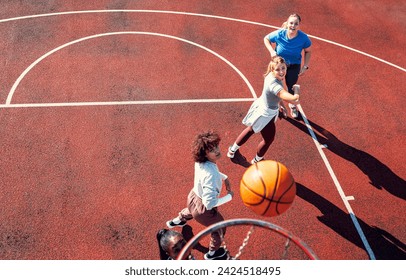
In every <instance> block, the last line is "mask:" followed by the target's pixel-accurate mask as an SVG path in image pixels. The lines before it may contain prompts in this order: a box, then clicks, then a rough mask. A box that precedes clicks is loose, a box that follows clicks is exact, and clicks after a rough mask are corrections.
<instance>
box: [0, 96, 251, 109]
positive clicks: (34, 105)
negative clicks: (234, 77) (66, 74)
mask: <svg viewBox="0 0 406 280" xmlns="http://www.w3.org/2000/svg"><path fill="white" fill-rule="evenodd" d="M254 100H255V98H223V99H183V100H182V99H180V100H145V101H106V102H62V103H25V104H9V105H1V104H0V108H39V107H76V106H111V105H161V104H162V105H163V104H192V103H228V102H248V101H250V102H252V101H254Z"/></svg>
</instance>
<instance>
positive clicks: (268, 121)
mask: <svg viewBox="0 0 406 280" xmlns="http://www.w3.org/2000/svg"><path fill="white" fill-rule="evenodd" d="M286 68H287V66H286V62H285V60H284V59H283V58H282V57H280V56H275V57H273V58H272V59H271V61H270V63H269V64H268V68H267V71H266V73H265V74H264V76H265V79H264V87H263V90H262V94H261V96H260V97H259V98H258V99H256V100H255V101H254V102H253V103H252V105H251V107H250V109H249V110H248V113H247V115H246V116H245V118H244V119H243V121H242V123H243V124H244V125H246V126H247V127H246V128H245V129H244V130H243V131H242V132H241V133H240V135H238V137H237V139H236V140H235V142H234V143H233V144H232V145H231V146H230V147H229V148H228V153H227V156H228V157H229V158H234V155H235V153H236V152H237V150H238V149H239V148H240V147H241V146H242V145H243V144H245V142H247V141H248V139H249V138H250V137H251V136H252V135H254V133H259V132H260V133H261V136H262V141H261V142H260V143H259V144H258V147H257V154H256V155H255V157H254V158H253V160H252V161H251V163H252V164H255V163H257V162H259V161H261V160H263V159H264V155H265V153H266V151H267V150H268V148H269V146H270V145H271V144H272V142H273V141H274V139H275V134H276V126H275V122H276V120H277V119H278V118H277V116H278V112H279V106H280V102H281V100H285V101H287V102H289V103H292V104H299V92H300V86H299V85H294V86H293V90H294V94H293V95H291V94H290V93H289V92H287V91H286V90H285V89H284V88H283V79H284V78H285V75H286Z"/></svg>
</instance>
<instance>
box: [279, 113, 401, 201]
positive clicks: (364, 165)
mask: <svg viewBox="0 0 406 280" xmlns="http://www.w3.org/2000/svg"><path fill="white" fill-rule="evenodd" d="M286 121H288V122H289V123H291V124H292V125H294V126H296V127H297V128H299V129H300V130H302V131H303V132H305V133H306V134H309V135H310V133H309V131H308V129H307V127H306V126H305V124H303V123H301V122H298V121H295V120H293V119H291V118H287V119H286ZM308 121H309V124H310V125H311V127H312V128H313V130H314V131H315V132H316V133H318V135H317V140H318V141H319V143H320V144H322V145H326V147H327V149H328V150H329V151H331V152H333V153H335V154H337V155H338V156H340V157H342V158H344V159H346V160H348V161H350V162H352V163H353V164H354V165H356V166H357V167H358V168H359V169H360V170H361V171H362V172H363V173H364V174H365V175H367V176H368V178H369V180H370V184H371V185H372V186H374V187H375V188H377V189H385V190H386V191H388V192H389V193H391V194H392V195H394V196H397V197H399V198H401V199H403V200H406V181H405V180H403V179H402V178H401V177H399V176H398V175H396V174H395V173H394V172H393V171H392V170H391V169H390V168H389V167H388V166H386V165H385V164H384V163H382V162H381V161H379V160H378V159H377V158H375V157H373V156H372V155H370V154H368V153H366V152H364V151H362V150H359V149H357V148H354V147H352V146H350V145H348V144H346V143H344V142H342V141H341V140H340V139H338V138H337V137H336V136H335V135H334V134H332V133H331V132H330V131H328V130H327V129H325V128H323V127H321V126H320V125H318V124H316V123H314V122H312V121H310V120H308ZM320 136H321V137H320Z"/></svg>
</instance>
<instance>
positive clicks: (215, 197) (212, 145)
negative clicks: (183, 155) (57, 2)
mask: <svg viewBox="0 0 406 280" xmlns="http://www.w3.org/2000/svg"><path fill="white" fill-rule="evenodd" d="M220 140H221V139H220V136H219V135H218V134H217V133H215V132H212V131H208V132H205V133H201V134H199V135H197V136H196V138H195V140H194V142H193V146H192V154H193V157H194V160H195V175H194V187H193V189H192V190H191V191H190V193H189V195H188V198H187V207H186V208H184V209H183V210H182V211H180V213H179V215H178V216H177V217H176V218H174V219H172V220H170V221H168V222H167V223H166V225H167V226H168V227H169V228H173V227H177V226H178V227H183V226H184V225H186V223H187V221H188V220H191V219H193V218H194V219H195V220H196V221H197V222H198V223H200V224H202V225H204V226H206V227H207V226H210V225H212V224H215V223H217V222H221V221H224V218H223V216H222V215H221V214H220V212H219V210H218V208H217V207H218V206H220V205H222V204H224V203H227V202H229V201H231V199H232V197H233V192H232V191H231V184H230V181H229V179H228V177H227V175H225V174H223V173H221V172H220V171H219V169H218V167H217V164H216V162H217V160H218V159H219V158H220V157H221V153H220V149H219V143H220ZM223 181H224V184H225V186H226V190H227V195H225V196H223V197H219V196H220V193H221V190H222V185H223ZM224 234H225V230H224V229H223V230H221V229H220V230H219V231H216V232H213V233H212V234H211V239H210V244H209V252H208V253H206V254H205V255H204V258H205V259H206V260H214V259H220V258H224V256H226V255H227V251H226V250H225V249H224V248H223V247H221V243H222V236H224Z"/></svg>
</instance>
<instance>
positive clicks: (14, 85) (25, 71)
mask: <svg viewBox="0 0 406 280" xmlns="http://www.w3.org/2000/svg"><path fill="white" fill-rule="evenodd" d="M129 34H130V35H131V34H132V35H151V36H160V37H165V38H170V39H175V40H179V41H182V42H185V43H188V44H191V45H194V46H196V47H199V48H201V49H203V50H205V51H207V52H209V53H211V54H213V55H214V56H216V57H218V58H220V59H221V60H222V61H224V62H225V63H226V64H227V65H228V66H230V67H231V68H232V69H233V70H234V71H235V72H237V74H238V75H239V76H240V77H241V78H242V79H243V81H244V82H245V83H246V85H247V87H248V89H249V90H250V92H251V94H252V96H253V98H257V95H256V93H255V90H254V88H253V87H252V85H251V83H250V82H249V81H248V79H247V78H246V77H245V76H244V74H243V73H242V72H241V71H240V70H239V69H238V68H237V67H236V66H235V65H234V64H232V63H231V62H230V61H228V60H227V59H226V58H224V57H223V56H221V55H219V54H218V53H216V52H215V51H213V50H211V49H209V48H207V47H205V46H203V45H200V44H197V43H195V42H192V41H189V40H186V39H183V38H180V37H176V36H172V35H168V34H162V33H155V32H143V31H121V32H109V33H100V34H95V35H91V36H86V37H82V38H79V39H76V40H74V41H71V42H68V43H66V44H63V45H61V46H59V47H57V48H55V49H53V50H51V51H49V52H47V53H46V54H44V55H42V56H41V57H39V58H38V59H37V60H35V61H34V62H33V63H31V65H30V66H28V67H27V68H26V69H25V70H24V71H23V72H22V73H21V74H20V76H19V77H18V78H17V80H16V81H15V82H14V84H13V86H12V87H11V90H10V92H9V94H8V96H7V100H6V105H10V104H11V99H12V98H13V95H14V93H15V91H16V89H17V87H18V85H19V84H20V82H21V81H22V80H23V79H24V77H25V76H26V75H27V73H28V72H30V71H31V69H32V68H34V67H35V66H36V65H37V64H38V63H40V62H41V61H42V60H44V59H45V58H47V57H48V56H50V55H51V54H53V53H55V52H57V51H59V50H61V49H63V48H66V47H68V46H71V45H74V44H76V43H79V42H82V41H86V40H90V39H94V38H100V37H105V36H113V35H129Z"/></svg>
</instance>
